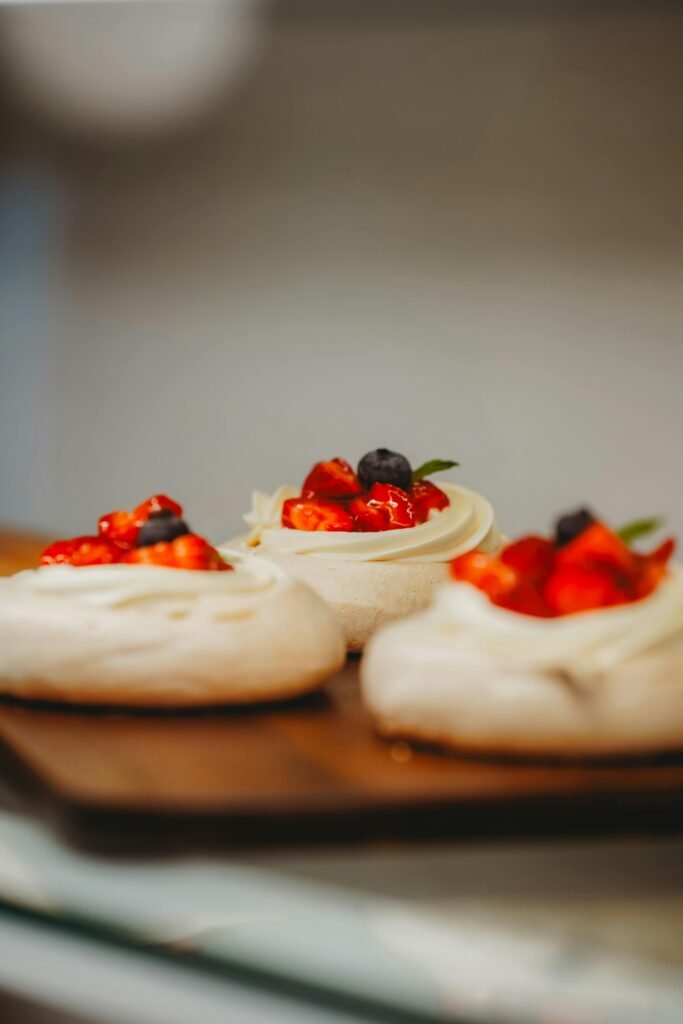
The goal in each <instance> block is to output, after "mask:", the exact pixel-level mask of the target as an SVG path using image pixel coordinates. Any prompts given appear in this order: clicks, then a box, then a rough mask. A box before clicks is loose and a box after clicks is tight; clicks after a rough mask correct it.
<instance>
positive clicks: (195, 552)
mask: <svg viewBox="0 0 683 1024" xmlns="http://www.w3.org/2000/svg"><path fill="white" fill-rule="evenodd" d="M170 546H171V548H172V549H173V555H174V558H175V560H176V565H177V567H178V568H179V569H214V570H225V569H232V566H231V565H228V563H227V562H224V561H223V559H222V558H221V556H220V555H219V554H218V552H217V551H216V549H215V548H214V547H212V546H211V544H209V543H208V541H205V540H204V538H203V537H199V536H198V535H197V534H196V533H185V534H183V535H182V536H181V537H176V539H175V540H174V541H171V545H170Z"/></svg>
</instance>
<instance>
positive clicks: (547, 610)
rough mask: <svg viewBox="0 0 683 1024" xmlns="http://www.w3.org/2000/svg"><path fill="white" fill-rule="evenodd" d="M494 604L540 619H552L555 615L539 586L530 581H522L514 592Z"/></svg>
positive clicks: (502, 596) (498, 599) (497, 599)
mask: <svg viewBox="0 0 683 1024" xmlns="http://www.w3.org/2000/svg"><path fill="white" fill-rule="evenodd" d="M494 603H495V604H497V605H499V606H500V607H501V608H507V609H508V611H512V612H519V613H520V614H522V615H533V616H534V617H535V618H540V619H550V618H553V616H554V615H555V612H554V611H553V609H552V608H551V607H550V605H549V604H548V602H547V601H546V599H545V596H544V595H543V592H542V590H541V588H540V587H539V585H538V584H536V583H533V582H532V581H530V580H522V581H520V582H519V583H518V584H517V586H516V587H515V588H514V590H511V591H510V592H509V593H507V594H502V595H501V596H500V597H498V598H496V599H495V602H494Z"/></svg>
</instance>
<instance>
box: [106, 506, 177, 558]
mask: <svg viewBox="0 0 683 1024" xmlns="http://www.w3.org/2000/svg"><path fill="white" fill-rule="evenodd" d="M163 509H167V510H168V511H169V512H172V513H173V515H174V516H178V517H180V516H181V515H182V513H183V510H182V507H181V506H180V505H179V504H178V502H177V501H174V500H173V498H168V497H167V496H166V495H165V494H154V495H153V496H152V497H151V498H148V499H147V501H143V502H142V504H140V505H138V507H137V508H136V509H135V510H134V511H133V512H125V511H122V510H120V509H119V510H117V511H116V512H109V513H107V515H106V516H101V517H100V520H99V522H98V524H97V526H98V529H99V531H100V533H101V534H102V536H103V537H108V538H109V540H113V541H115V542H116V543H117V544H120V546H121V547H122V548H133V547H135V544H136V541H137V539H138V531H139V530H140V527H141V526H142V524H143V523H146V522H147V520H148V519H149V517H150V516H151V515H152V514H153V513H155V512H161V511H162V510H163Z"/></svg>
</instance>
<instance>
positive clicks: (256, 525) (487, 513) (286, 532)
mask: <svg viewBox="0 0 683 1024" xmlns="http://www.w3.org/2000/svg"><path fill="white" fill-rule="evenodd" d="M439 486H440V487H441V489H442V490H443V491H445V493H446V494H447V495H448V498H449V500H450V505H448V506H447V507H446V508H444V509H442V510H441V511H437V510H433V511H432V513H431V516H430V518H429V520H428V521H427V522H426V523H422V524H421V525H420V526H411V527H408V528H407V529H401V530H384V531H382V532H378V533H351V532H346V531H342V530H340V531H336V530H335V531H325V530H320V531H311V532H308V531H306V530H290V529H289V528H287V527H284V526H282V525H281V517H282V506H283V504H284V502H285V501H286V500H287V499H288V498H296V497H297V496H298V494H299V491H297V490H295V488H293V487H286V486H285V487H280V488H279V489H278V490H277V491H276V492H275V494H272V495H268V494H262V493H261V492H259V491H256V492H255V493H254V495H253V507H252V510H251V512H249V513H248V514H247V515H245V517H244V519H245V522H246V523H247V524H248V525H249V526H250V527H251V532H250V534H249V536H248V538H247V544H248V545H249V546H250V547H257V546H260V547H262V548H263V550H264V551H272V552H276V551H277V552H282V553H287V554H296V555H313V556H315V555H317V556H323V557H328V558H330V557H332V558H340V559H345V560H347V561H355V562H383V561H394V560H397V559H400V560H401V561H403V562H447V561H449V560H450V559H451V558H455V557H456V556H457V555H461V554H463V553H464V552H465V551H471V550H472V549H473V548H481V549H482V550H483V551H494V550H496V549H497V548H498V547H500V544H501V536H500V533H499V531H498V527H497V525H496V521H495V518H494V514H493V509H492V507H491V505H490V504H489V502H488V501H487V500H486V498H483V497H482V496H481V495H480V494H477V492H476V491H471V490H469V489H468V488H467V487H459V486H456V485H455V484H440V485H439Z"/></svg>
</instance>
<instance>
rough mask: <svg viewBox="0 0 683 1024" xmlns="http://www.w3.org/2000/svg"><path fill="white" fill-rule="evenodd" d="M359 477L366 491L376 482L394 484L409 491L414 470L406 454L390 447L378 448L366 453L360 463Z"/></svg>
mask: <svg viewBox="0 0 683 1024" xmlns="http://www.w3.org/2000/svg"><path fill="white" fill-rule="evenodd" d="M358 479H359V480H360V482H361V484H362V486H363V490H365V491H369V490H370V489H371V488H372V486H373V485H374V484H393V485H394V487H400V488H401V490H402V491H409V490H410V487H411V485H412V482H413V470H412V467H411V465H410V463H409V462H408V460H407V458H406V457H405V455H399V454H398V452H391V451H389V449H388V448H377V449H376V450H375V451H374V452H368V454H367V455H364V456H363V458H362V459H361V460H360V462H359V463H358Z"/></svg>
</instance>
